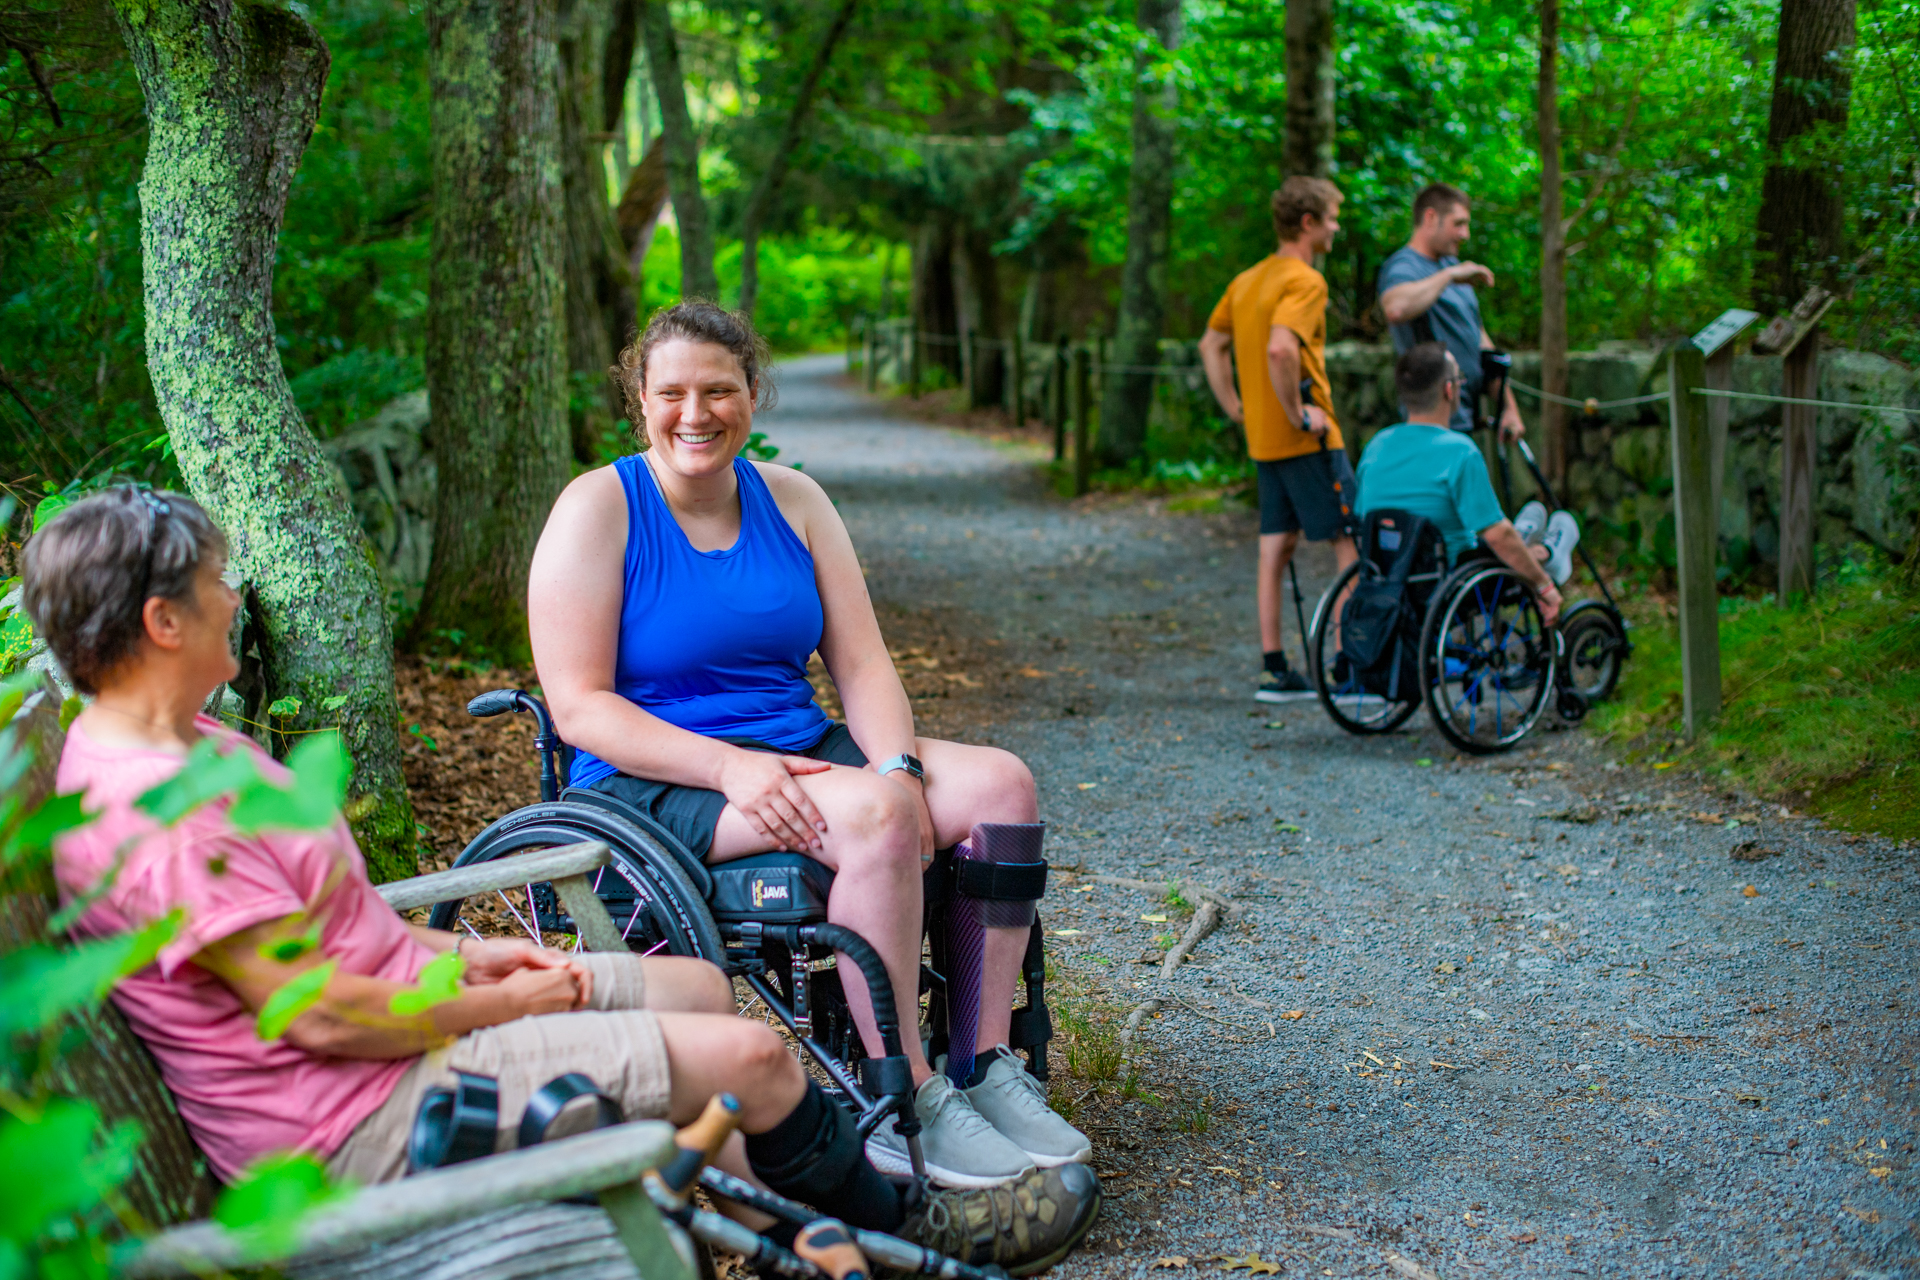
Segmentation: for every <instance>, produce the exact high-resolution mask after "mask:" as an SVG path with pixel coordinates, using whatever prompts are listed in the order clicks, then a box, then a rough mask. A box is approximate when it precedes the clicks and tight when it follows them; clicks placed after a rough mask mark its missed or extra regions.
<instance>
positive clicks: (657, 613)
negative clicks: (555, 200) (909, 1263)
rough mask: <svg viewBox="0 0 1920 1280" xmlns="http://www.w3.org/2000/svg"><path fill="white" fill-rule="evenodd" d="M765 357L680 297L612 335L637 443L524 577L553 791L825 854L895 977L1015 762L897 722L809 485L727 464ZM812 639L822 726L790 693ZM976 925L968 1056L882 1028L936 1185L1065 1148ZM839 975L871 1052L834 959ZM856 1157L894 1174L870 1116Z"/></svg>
mask: <svg viewBox="0 0 1920 1280" xmlns="http://www.w3.org/2000/svg"><path fill="white" fill-rule="evenodd" d="M765 362H766V354H765V345H764V343H762V342H761V341H760V339H759V338H757V337H756V336H755V335H754V333H753V330H752V327H751V325H750V324H748V322H747V321H746V320H745V318H744V317H741V316H736V315H733V314H731V313H728V312H726V311H723V310H721V309H720V308H718V307H716V306H714V305H713V304H711V303H704V302H683V303H681V304H679V305H677V306H674V307H671V308H668V309H666V310H663V311H661V312H659V313H657V314H656V315H655V316H654V317H653V319H652V320H651V322H650V323H649V324H648V325H647V330H646V332H645V333H644V334H643V335H642V336H641V337H640V338H639V339H638V340H637V341H635V342H634V343H633V344H632V345H631V346H630V347H628V349H627V350H626V351H624V352H622V353H621V357H620V366H619V368H618V370H617V371H616V372H617V373H618V374H619V376H620V378H621V381H622V384H623V387H624V389H625V391H626V394H627V402H628V418H629V420H631V421H633V422H636V423H644V427H643V428H642V430H643V432H644V444H643V448H644V452H641V453H639V454H636V455H634V456H632V457H627V458H622V459H620V460H619V461H618V462H616V463H614V464H613V465H612V466H610V467H603V468H601V469H599V470H597V471H591V472H588V473H587V474H585V475H583V476H581V477H580V478H579V479H577V480H575V481H574V482H573V483H572V484H571V485H569V486H568V487H567V490H566V492H565V493H563V494H562V495H561V496H560V499H559V501H558V502H556V503H555V504H554V508H553V513H552V515H551V516H550V517H549V519H548V521H547V526H546V529H545V531H544V532H543V533H542V534H541V537H540V544H539V547H538V549H537V550H536V551H535V553H534V559H533V569H532V575H531V579H532V581H531V585H530V588H529V592H528V608H529V631H530V635H531V639H532V644H533V652H534V659H535V662H536V664H537V666H538V668H539V673H540V682H541V685H542V687H543V688H544V690H545V692H546V696H547V699H548V702H549V704H550V706H551V708H552V711H553V716H554V720H555V722H556V723H557V725H558V727H559V730H560V734H561V736H562V737H563V738H565V740H566V741H567V742H569V743H571V744H572V745H573V747H574V748H575V750H576V751H577V752H578V755H577V756H576V759H575V762H574V766H573V774H572V782H573V784H574V785H575V786H591V787H594V788H597V789H600V790H604V791H607V792H609V793H610V794H613V795H615V796H618V797H620V798H622V799H624V800H626V801H628V802H629V803H631V804H634V805H636V806H638V807H639V808H641V809H642V810H643V811H645V812H647V813H648V814H650V815H651V816H652V817H653V818H654V819H655V820H657V821H659V822H660V823H662V824H663V825H664V826H666V827H667V828H668V829H669V830H671V831H673V832H674V834H675V835H676V836H678V837H679V838H680V840H681V841H682V842H683V843H685V844H686V845H687V846H688V847H689V848H691V849H692V850H693V851H694V852H695V853H696V854H697V855H699V856H701V857H703V858H705V859H707V860H709V861H712V862H723V861H726V860H728V859H731V858H739V857H745V856H748V855H751V854H756V853H767V852H771V851H773V850H776V849H788V850H793V851H796V852H800V853H804V854H806V855H808V856H809V857H812V858H815V859H817V860H818V861H820V862H823V863H825V864H826V865H828V866H830V867H832V868H834V870H835V877H834V882H833V889H832V893H831V895H830V897H829V899H828V918H829V919H831V920H832V921H833V922H834V923H836V924H842V925H845V926H847V927H848V928H851V929H853V930H854V931H856V932H857V933H859V934H861V935H862V936H864V937H865V938H866V939H867V940H868V941H869V942H870V943H872V944H873V946H874V948H875V949H876V950H877V951H878V952H879V953H880V956H881V958H882V959H883V960H884V961H885V963H886V966H887V970H888V972H889V974H890V975H891V976H892V978H893V985H894V989H895V991H896V992H900V993H907V994H909V995H910V993H913V992H916V991H917V990H918V988H919V964H920V924H921V915H922V903H921V869H922V866H923V865H924V864H925V862H926V861H927V860H928V859H930V858H931V857H932V855H933V851H934V849H936V848H944V847H946V846H948V845H956V844H960V842H962V841H965V840H968V839H969V837H970V835H971V836H972V837H973V839H974V840H975V842H976V843H978V842H979V841H980V839H981V837H980V836H979V835H978V834H976V829H977V828H979V827H981V826H982V825H985V826H988V827H989V828H992V829H994V830H1011V829H1012V828H1011V827H998V826H996V825H995V824H1032V823H1035V822H1036V821H1037V817H1038V809H1037V803H1036V800H1035V795H1034V785H1033V777H1032V775H1031V774H1030V773H1029V772H1028V771H1027V768H1026V766H1025V765H1024V764H1022V763H1021V762H1020V760H1019V759H1018V758H1017V757H1015V756H1013V755H1011V754H1009V753H1007V752H1005V751H1000V750H997V749H994V748H989V747H975V746H966V745H962V744H960V743H952V742H940V741H935V740H932V739H928V738H922V737H919V736H917V735H916V734H915V732H914V725H913V711H912V708H911V706H910V705H909V703H908V701H907V695H906V691H905V689H904V688H903V687H902V686H901V683H900V678H899V676H898V674H897V673H896V672H895V671H894V668H893V662H892V660H891V658H890V657H889V656H888V654H887V649H886V645H885V643H884V641H883V640H882V639H881V635H880V627H879V623H878V622H877V621H876V620H875V618H874V612H873V604H872V601H871V600H870V599H869V598H868V596H867V589H866V582H865V579H864V577H863V576H862V574H861V570H860V562H859V560H858V558H857V557H856V556H855V554H854V550H853V543H852V540H851V539H850V538H849V537H848V536H847V530H846V526H845V525H844V524H842V522H841V520H840V516H839V514H838V513H837V512H836V511H835V510H834V507H833V503H832V502H831V501H830V500H829V499H828V498H827V495H826V494H825V493H824V492H823V491H822V490H821V488H820V486H819V485H818V484H816V483H815V482H814V481H813V480H812V479H811V478H809V477H807V476H805V475H802V474H801V473H799V472H798V471H794V470H792V469H791V468H788V467H781V466H773V465H769V464H764V463H755V462H751V461H748V460H746V459H744V458H741V457H740V456H739V454H740V451H741V449H742V448H744V447H745V445H746V443H747V439H748V437H749V435H750V434H751V432H752V429H753V413H754V409H755V407H756V402H758V401H760V400H762V399H763V398H765V397H766V396H767V395H768V394H769V392H770V386H769V383H768V380H767V378H766V376H765ZM815 651H818V652H819V654H820V657H821V659H822V660H823V661H824V663H825V664H826V668H827V671H828V674H829V675H831V676H832V678H833V681H834V684H835V686H836V687H837V688H838V690H839V693H840V701H841V704H842V705H843V706H844V707H845V708H846V714H847V723H846V724H844V725H840V724H835V723H834V722H833V721H831V720H829V719H828V718H827V716H826V715H825V714H824V713H823V712H822V711H821V710H820V708H819V706H818V705H817V704H815V702H814V700H813V691H812V688H811V687H810V686H809V685H808V683H807V678H806V669H807V662H808V659H809V658H810V656H811V655H812V654H813V653H814V652H815ZM869 762H877V766H876V765H875V764H871V763H869ZM923 769H924V777H922V776H921V774H922V771H923ZM1036 830H1037V829H1036ZM1033 839H1034V848H1033V850H1032V856H1034V857H1037V856H1038V843H1037V842H1038V837H1037V834H1036V835H1035V836H1034V837H1033ZM995 856H996V857H998V856H999V855H995ZM995 905H998V904H995ZM1028 918H1029V919H1030V918H1031V916H1030V913H1029V917H1028ZM983 923H984V924H986V925H988V926H989V927H985V928H984V929H983V930H982V935H983V936H982V949H983V954H984V962H983V974H982V981H981V986H982V988H983V990H982V993H981V998H980V1001H979V1018H978V1021H979V1025H978V1033H977V1035H976V1036H974V1037H973V1040H974V1042H975V1043H974V1044H973V1045H964V1044H959V1043H956V1045H955V1046H954V1052H953V1054H952V1058H953V1059H956V1060H960V1061H961V1062H962V1063H964V1062H965V1061H966V1060H968V1059H974V1058H976V1056H977V1059H978V1062H979V1064H980V1066H979V1068H978V1069H977V1070H974V1071H972V1072H970V1073H966V1074H963V1075H962V1077H961V1078H960V1079H958V1080H955V1081H949V1080H948V1079H947V1077H946V1076H944V1075H940V1074H936V1073H935V1072H934V1071H933V1070H932V1069H931V1067H930V1066H929V1065H928V1063H927V1062H926V1060H925V1055H924V1052H923V1050H922V1047H921V1044H920V1040H919V1037H918V1036H913V1035H909V1036H907V1037H906V1041H907V1053H908V1056H909V1058H910V1059H911V1060H912V1064H913V1071H914V1080H915V1083H916V1084H917V1085H918V1086H919V1089H918V1091H917V1093H916V1095H915V1102H916V1107H917V1110H918V1111H919V1113H920V1118H921V1122H922V1124H923V1125H924V1126H925V1129H924V1131H923V1135H922V1146H923V1149H924V1151H925V1153H926V1157H927V1163H928V1168H929V1171H930V1172H931V1173H932V1174H933V1175H934V1177H935V1179H936V1180H938V1181H943V1182H947V1183H949V1184H952V1185H960V1186H986V1185H992V1184H994V1183H998V1182H1003V1181H1006V1180H1007V1179H1009V1178H1013V1177H1018V1176H1020V1175H1022V1174H1023V1173H1025V1172H1027V1171H1029V1170H1031V1169H1033V1168H1034V1167H1035V1165H1037V1164H1038V1165H1048V1166H1050V1165H1058V1164H1062V1163H1065V1162H1068V1161H1075V1160H1079V1161H1084V1160H1087V1159H1088V1158H1089V1156H1090V1154H1091V1147H1090V1146H1089V1145H1088V1143H1087V1140H1086V1138H1085V1137H1084V1136H1083V1135H1081V1134H1079V1133H1078V1132H1077V1131H1076V1130H1074V1129H1073V1128H1072V1127H1071V1126H1069V1125H1067V1123H1066V1122H1065V1121H1064V1120H1061V1119H1060V1118H1059V1117H1058V1116H1056V1115H1054V1114H1053V1113H1052V1112H1051V1111H1049V1110H1048V1109H1047V1107H1046V1104H1045V1100H1044V1097H1043V1096H1042V1095H1041V1094H1040V1092H1039V1091H1037V1090H1035V1089H1034V1088H1033V1087H1032V1085H1031V1082H1030V1077H1026V1076H1025V1073H1024V1071H1022V1070H1020V1069H1019V1067H1018V1065H1017V1064H1018V1058H1017V1057H1016V1056H1015V1055H1013V1054H1012V1053H1011V1052H1010V1051H1008V1050H1007V1049H1006V1048H1005V1045H1006V1042H1007V1039H1008V1033H1009V1019H1010V1014H1011V1010H1012V1006H1013V996H1014V989H1015V985H1016V983H1017V980H1018V977H1019V967H1020V961H1021V958H1022V956H1023V954H1024V952H1025V948H1026V941H1027V934H1028V928H1027V926H1026V925H1025V924H1017V925H1014V924H1007V923H1004V922H999V921H995V920H983ZM840 974H841V981H842V982H843V983H844V984H845V985H846V988H847V994H848V998H849V1001H850V1003H851V1004H852V1007H853V1011H854V1016H855V1020H856V1021H857V1022H858V1024H859V1027H860V1031H861V1035H862V1037H863V1039H864V1040H865V1041H866V1044H867V1049H868V1051H869V1052H870V1053H873V1054H876V1055H877V1054H879V1053H880V1052H881V1046H880V1042H879V1038H878V1035H877V1033H876V1032H875V1029H874V1025H873V1019H872V1012H871V1005H870V1003H869V1002H868V1000H867V996H866V988H865V984H864V982H863V980H862V978H861V976H860V972H859V970H858V968H857V967H855V966H853V965H850V964H847V965H842V966H840ZM901 1007H902V1008H903V1009H909V1008H912V1007H914V1006H913V1001H912V1000H911V999H903V1000H902V1003H901ZM956 1039H958V1037H956ZM969 1049H970V1050H972V1051H973V1052H965V1050H969ZM953 1069H954V1068H953V1064H952V1062H950V1063H949V1070H953ZM890 1124H891V1122H890V1121H889V1126H890ZM868 1153H869V1155H870V1156H872V1158H873V1159H874V1161H875V1163H876V1164H878V1165H879V1166H880V1167H881V1168H883V1169H888V1170H890V1171H894V1170H902V1169H904V1168H905V1167H906V1147H905V1143H904V1141H902V1140H901V1139H899V1138H898V1137H896V1136H894V1135H893V1134H892V1133H891V1129H890V1127H883V1129H882V1130H881V1131H880V1132H878V1133H876V1135H875V1137H874V1139H873V1140H872V1141H871V1142H870V1143H869V1144H868Z"/></svg>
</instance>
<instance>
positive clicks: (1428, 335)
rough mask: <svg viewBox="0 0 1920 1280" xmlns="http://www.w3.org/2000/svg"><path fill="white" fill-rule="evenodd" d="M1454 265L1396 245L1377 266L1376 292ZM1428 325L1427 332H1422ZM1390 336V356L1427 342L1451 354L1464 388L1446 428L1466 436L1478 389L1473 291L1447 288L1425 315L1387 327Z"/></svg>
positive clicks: (1467, 286)
mask: <svg viewBox="0 0 1920 1280" xmlns="http://www.w3.org/2000/svg"><path fill="white" fill-rule="evenodd" d="M1459 261H1460V259H1458V258H1441V259H1440V260H1439V261H1437V262H1436V261H1434V260H1433V259H1432V258H1429V257H1427V256H1426V255H1425V254H1423V253H1418V252H1416V251H1415V250H1414V248H1413V247H1412V246H1411V245H1405V246H1402V247H1401V248H1400V249H1398V250H1396V251H1395V252H1394V254H1393V256H1392V257H1390V258H1388V259H1387V260H1386V261H1385V262H1384V263H1382V264H1381V266H1380V280H1379V291H1380V292H1381V293H1385V292H1386V291H1387V290H1389V289H1391V288H1393V287H1394V286H1395V285H1401V284H1411V283H1413V282H1414V281H1415V280H1425V279H1426V278H1427V277H1428V276H1430V275H1432V274H1433V273H1434V272H1436V271H1444V270H1446V269H1447V268H1448V267H1451V266H1456V265H1458V264H1459ZM1429 326H1430V327H1431V331H1430V332H1427V331H1425V330H1426V329H1427V328H1428V327H1429ZM1392 332H1393V353H1394V354H1395V355H1396V356H1397V355H1400V354H1402V353H1403V352H1405V351H1406V349H1407V348H1408V347H1411V346H1413V345H1414V344H1415V343H1416V342H1423V341H1428V340H1432V341H1435V342H1442V343H1445V344H1446V347H1447V350H1449V351H1451V352H1453V358H1454V359H1455V360H1457V361H1459V362H1460V376H1461V377H1462V378H1463V379H1464V380H1465V381H1466V385H1465V386H1464V387H1462V388H1461V389H1460V393H1461V394H1460V405H1459V407H1458V408H1457V409H1455V410H1454V411H1453V422H1452V424H1451V425H1452V426H1453V429H1454V430H1455V431H1471V430H1472V429H1473V411H1472V408H1471V406H1472V404H1473V397H1474V396H1475V395H1476V394H1478V393H1479V390H1480V299H1479V298H1478V297H1477V296H1475V294H1474V292H1473V286H1472V285H1470V284H1450V285H1448V286H1447V287H1446V288H1445V289H1443V290H1441V291H1440V296H1439V297H1438V298H1436V299H1435V300H1434V303H1433V305H1432V306H1431V307H1429V308H1427V313H1426V314H1425V315H1423V316H1416V317H1415V318H1414V319H1413V320H1412V321H1411V322H1410V323H1407V324H1396V325H1393V326H1392ZM1403 412H1404V410H1403Z"/></svg>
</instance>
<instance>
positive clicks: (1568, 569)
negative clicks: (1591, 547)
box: [1540, 511, 1580, 587]
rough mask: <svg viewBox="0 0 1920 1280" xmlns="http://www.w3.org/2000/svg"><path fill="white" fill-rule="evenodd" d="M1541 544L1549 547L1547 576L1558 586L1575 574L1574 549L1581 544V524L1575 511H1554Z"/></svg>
mask: <svg viewBox="0 0 1920 1280" xmlns="http://www.w3.org/2000/svg"><path fill="white" fill-rule="evenodd" d="M1540 545H1541V546H1543V547H1545V548H1546V549H1547V564H1546V569H1547V576H1548V577H1549V578H1552V579H1553V585H1554V586H1556V587H1557V586H1559V585H1560V584H1561V583H1563V582H1565V581H1566V580H1567V579H1568V578H1569V577H1571V576H1572V575H1573V549H1574V548H1575V547H1577V546H1579V545H1580V524H1579V522H1578V521H1576V520H1575V519H1574V518H1573V512H1571V511H1556V512H1554V513H1553V518H1552V519H1551V520H1549V521H1547V532H1546V536H1545V537H1543V538H1541V539H1540Z"/></svg>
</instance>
